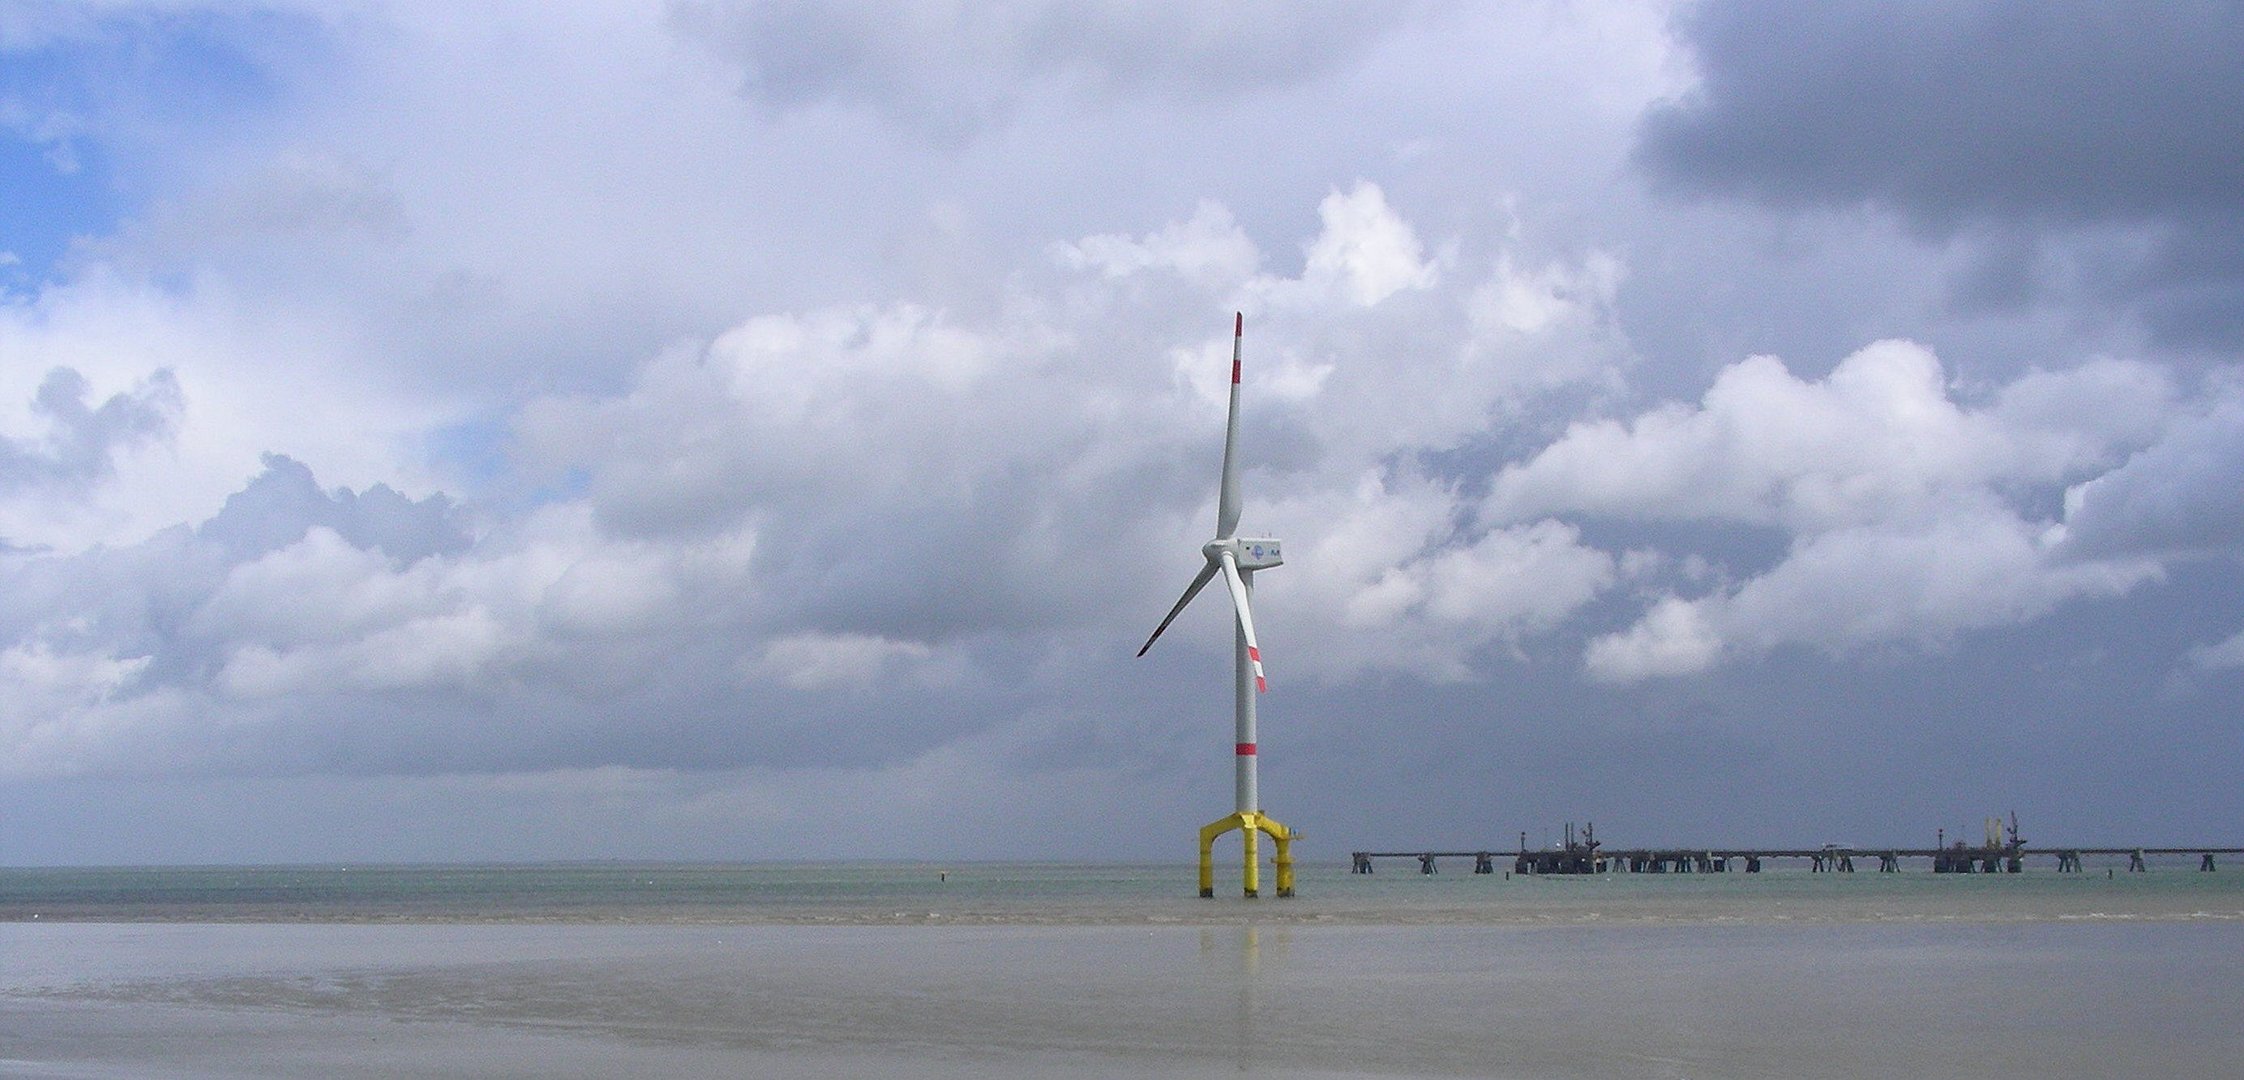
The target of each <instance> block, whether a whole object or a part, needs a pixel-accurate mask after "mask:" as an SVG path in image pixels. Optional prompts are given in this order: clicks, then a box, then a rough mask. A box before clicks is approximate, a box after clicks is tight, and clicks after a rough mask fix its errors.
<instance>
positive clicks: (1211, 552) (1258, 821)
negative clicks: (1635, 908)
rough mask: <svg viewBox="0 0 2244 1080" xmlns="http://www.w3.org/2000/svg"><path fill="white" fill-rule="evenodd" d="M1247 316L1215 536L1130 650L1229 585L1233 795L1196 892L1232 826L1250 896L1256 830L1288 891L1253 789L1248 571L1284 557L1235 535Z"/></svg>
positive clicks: (1281, 833)
mask: <svg viewBox="0 0 2244 1080" xmlns="http://www.w3.org/2000/svg"><path fill="white" fill-rule="evenodd" d="M1246 326H1247V317H1246V315H1245V314H1244V313H1239V314H1236V315H1234V316H1233V318H1232V322H1231V416H1230V419H1229V420H1228V421H1227V422H1226V423H1225V425H1224V429H1223V481H1222V486H1221V487H1220V488H1218V489H1217V494H1216V535H1215V539H1213V540H1210V541H1208V542H1207V543H1206V544H1203V545H1201V547H1200V554H1201V556H1202V557H1204V558H1206V559H1207V560H1208V564H1207V565H1206V566H1203V567H1201V568H1200V573H1199V576H1197V577H1195V578H1193V579H1192V584H1191V585H1189V586H1186V587H1185V590H1184V596H1183V598H1181V599H1179V600H1178V601H1177V604H1176V606H1175V607H1173V608H1170V609H1169V614H1168V616H1167V617H1166V618H1164V619H1162V620H1161V625H1159V626H1156V627H1154V628H1153V636H1152V637H1149V638H1146V639H1145V645H1144V646H1143V647H1142V648H1140V649H1138V655H1139V656H1144V655H1145V651H1146V649H1150V648H1152V647H1153V643H1154V641H1156V640H1158V639H1159V638H1160V637H1161V631H1163V630H1167V629H1168V628H1169V624H1170V623H1171V622H1174V621H1175V620H1176V617H1177V613H1178V612H1180V611H1183V610H1184V606H1185V605H1186V604H1189V603H1191V602H1192V598H1193V597H1195V596H1198V595H1200V590H1201V589H1203V588H1206V587H1207V584H1208V582H1210V581H1214V580H1215V578H1216V575H1218V574H1221V575H1223V583H1224V585H1225V586H1226V587H1228V588H1229V589H1230V591H1231V609H1232V611H1234V612H1235V613H1237V619H1236V625H1235V627H1234V632H1233V634H1232V694H1231V697H1232V703H1233V709H1234V713H1235V720H1234V724H1235V726H1236V731H1235V733H1234V734H1235V735H1236V737H1237V738H1236V742H1237V745H1236V747H1235V748H1234V750H1233V752H1232V770H1233V773H1232V776H1233V786H1234V791H1235V795H1236V803H1237V806H1236V809H1235V810H1234V811H1233V812H1232V814H1231V815H1230V816H1229V817H1225V818H1221V819H1218V820H1216V821H1213V822H1210V823H1208V825H1207V826H1206V827H1204V828H1202V829H1201V830H1200V895H1201V896H1214V895H1215V859H1214V850H1215V840H1216V837H1218V836H1221V835H1223V834H1224V833H1227V832H1230V831H1231V830H1233V829H1237V830H1239V840H1240V843H1241V844H1242V845H1243V846H1244V848H1245V851H1244V852H1243V854H1244V856H1245V863H1244V868H1245V874H1244V884H1245V888H1246V894H1247V896H1248V897H1249V898H1250V899H1251V898H1253V897H1255V896H1257V895H1259V889H1258V888H1257V886H1258V885H1259V884H1260V883H1261V864H1260V862H1259V860H1258V857H1257V853H1256V850H1255V849H1256V838H1257V836H1258V834H1260V833H1268V834H1270V838H1271V839H1272V840H1274V841H1276V842H1277V845H1278V858H1277V870H1278V895H1279V896H1292V895H1293V832H1292V831H1291V830H1289V829H1287V828H1286V827H1285V826H1284V825H1280V824H1279V823H1278V822H1277V820H1276V819H1274V818H1271V817H1268V816H1265V815H1264V814H1263V812H1262V803H1261V795H1260V793H1259V792H1257V791H1256V790H1255V735H1254V699H1255V695H1256V694H1258V693H1261V692H1262V691H1264V690H1267V689H1269V685H1268V683H1267V682H1265V681H1264V679H1263V677H1262V647H1261V646H1259V645H1257V644H1255V637H1254V607H1253V603H1252V598H1253V596H1254V572H1255V571H1257V570H1268V569H1271V568H1272V567H1275V566H1278V565H1279V564H1281V563H1283V562H1284V561H1285V560H1284V559H1282V558H1280V557H1279V551H1278V541H1276V540H1273V539H1270V538H1269V537H1243V536H1239V535H1237V534H1238V531H1239V343H1240V341H1241V339H1242V338H1244V337H1245V335H1246Z"/></svg>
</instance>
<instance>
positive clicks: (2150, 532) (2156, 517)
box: [2058, 386, 2244, 558]
mask: <svg viewBox="0 0 2244 1080" xmlns="http://www.w3.org/2000/svg"><path fill="white" fill-rule="evenodd" d="M2223 391H2224V392H2222V393H2220V394H2219V395H2218V396H2217V397H2216V398H2214V399H2213V400H2212V401H2210V402H2207V403H2204V404H2203V405H2201V406H2200V407H2198V408H2196V409H2192V410H2190V411H2189V412H2187V413H2184V414H2183V415H2182V416H2180V417H2178V418H2177V419H2176V420H2175V421H2174V422H2173V424H2172V425H2171V426H2170V427H2169V428H2168V429H2167V430H2166V431H2165V432H2163V433H2162V436H2163V437H2161V438H2160V439H2159V440H2158V441H2157V442H2155V443H2153V444H2151V445H2149V446H2147V447H2144V448H2143V449H2142V450H2141V451H2139V452H2138V453H2136V454H2135V455H2134V456H2133V457H2130V458H2129V459H2128V460H2127V462H2126V463H2125V464H2124V465H2121V466H2120V467H2119V468H2116V469H2113V470H2111V471H2110V472H2107V473H2104V474H2102V475H2099V476H2096V477H2093V478H2090V479H2088V480H2084V481H2082V482H2081V483H2078V484H2075V485H2073V486H2072V487H2071V488H2068V489H2067V490H2066V492H2065V517H2064V525H2063V528H2062V529H2061V530H2060V531H2059V533H2058V535H2059V536H2060V537H2061V538H2062V540H2063V543H2062V545H2061V546H2062V548H2063V550H2065V551H2066V552H2068V553H2070V554H2073V555H2076V556H2078V557H2082V558H2097V557H2110V556H2113V555H2123V554H2134V555H2184V556H2190V555H2195V556H2203V555H2210V554H2225V555H2234V554H2236V553H2238V552H2239V551H2244V498H2239V497H2238V494H2237V487H2236V477H2237V476H2239V475H2244V473H2240V472H2239V470H2244V400H2240V399H2239V398H2238V396H2237V395H2236V392H2235V388H2234V387H2233V386H2224V388H2223Z"/></svg>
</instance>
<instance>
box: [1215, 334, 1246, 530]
mask: <svg viewBox="0 0 2244 1080" xmlns="http://www.w3.org/2000/svg"><path fill="white" fill-rule="evenodd" d="M1246 334H1247V316H1246V313H1245V312H1234V313H1233V314H1232V320H1231V416H1230V418H1229V419H1228V420H1226V421H1225V422H1224V425H1223V486H1222V487H1220V488H1218V489H1217V491H1216V539H1218V540H1228V539H1230V538H1231V537H1232V535H1234V534H1235V533H1237V532H1238V529H1239V342H1240V341H1241V340H1243V339H1244V338H1245V337H1246Z"/></svg>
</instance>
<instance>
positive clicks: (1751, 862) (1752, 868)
mask: <svg viewBox="0 0 2244 1080" xmlns="http://www.w3.org/2000/svg"><path fill="white" fill-rule="evenodd" d="M1745 872H1746V873H1748V874H1758V873H1760V872H1761V857H1760V856H1759V855H1748V856H1746V857H1745Z"/></svg>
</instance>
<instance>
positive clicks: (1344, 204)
mask: <svg viewBox="0 0 2244 1080" xmlns="http://www.w3.org/2000/svg"><path fill="white" fill-rule="evenodd" d="M1317 217H1318V218H1319V219H1320V220H1322V221H1323V223H1324V231H1322V232H1320V233H1318V234H1317V239H1316V240H1315V241H1313V242H1312V243H1310V245H1309V249H1308V257H1307V260H1306V262H1305V263H1304V264H1303V266H1302V272H1301V278H1300V279H1299V280H1298V281H1285V282H1274V283H1271V284H1270V285H1268V286H1266V287H1265V290H1266V292H1267V294H1268V295H1269V297H1270V300H1271V302H1272V303H1274V304H1276V305H1278V306H1280V307H1284V308H1316V307H1318V306H1321V305H1323V304H1325V303H1329V302H1330V300H1331V299H1334V298H1338V299H1342V300H1345V301H1347V302H1349V303H1352V304H1356V305H1358V306H1360V307H1373V306H1376V305H1378V304H1380V303H1382V302H1384V301H1385V300H1387V299H1388V298H1389V297H1391V296H1393V295H1395V294H1396V293H1398V292H1402V291H1403V290H1405V289H1430V288H1432V287H1433V286H1434V285H1435V284H1436V283H1437V282H1439V281H1440V280H1441V270H1440V267H1438V266H1437V265H1435V263H1433V262H1431V261H1429V260H1427V258H1426V257H1425V251H1424V248H1423V246H1422V245H1421V244H1420V243H1419V242H1418V233H1417V230H1415V229H1412V228H1411V227H1410V223H1409V222H1407V221H1404V220H1403V219H1402V217H1401V216H1400V215H1398V214H1396V213H1395V211H1394V209H1393V208H1392V207H1389V206H1388V205H1387V196H1386V193H1385V192H1383V191H1381V190H1380V188H1379V185H1377V184H1373V183H1370V182H1368V181H1362V180H1359V181H1357V182H1356V186H1355V187H1353V188H1351V189H1349V190H1348V191H1347V192H1345V193H1342V192H1339V191H1335V192H1333V193H1331V194H1330V195H1327V196H1325V200H1324V201H1323V202H1322V203H1319V204H1317Z"/></svg>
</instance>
